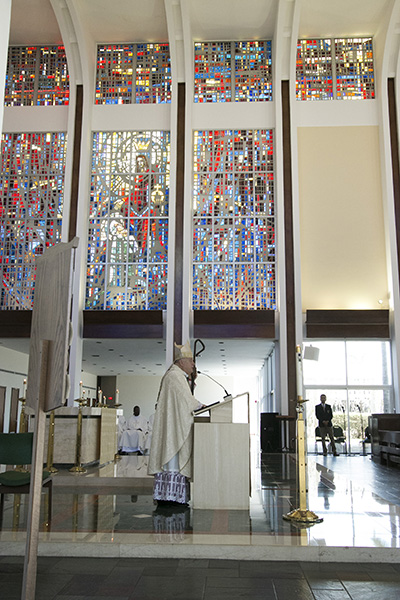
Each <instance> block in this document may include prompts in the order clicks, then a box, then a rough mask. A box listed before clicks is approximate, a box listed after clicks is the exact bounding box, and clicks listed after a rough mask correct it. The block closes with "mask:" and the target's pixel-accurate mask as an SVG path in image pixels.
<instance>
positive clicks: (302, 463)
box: [283, 346, 323, 527]
mask: <svg viewBox="0 0 400 600" xmlns="http://www.w3.org/2000/svg"><path fill="white" fill-rule="evenodd" d="M296 355H297V385H298V389H299V388H302V387H303V373H302V363H301V361H302V356H301V349H300V346H297V347H296ZM304 402H307V401H306V400H303V397H302V395H301V393H300V394H298V396H297V406H296V411H297V459H298V477H299V500H300V507H299V508H296V509H295V510H292V511H291V512H290V513H288V514H286V515H283V519H284V520H285V521H290V522H291V523H293V524H294V525H297V526H298V527H310V526H311V525H315V523H322V521H323V519H322V518H320V517H318V515H316V514H315V513H314V512H313V511H312V510H309V509H308V508H307V471H306V469H307V463H306V445H305V427H304V416H303V404H304Z"/></svg>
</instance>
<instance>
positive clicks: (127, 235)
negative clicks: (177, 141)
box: [86, 131, 170, 310]
mask: <svg viewBox="0 0 400 600" xmlns="http://www.w3.org/2000/svg"><path fill="white" fill-rule="evenodd" d="M92 160H93V162H92V184H91V188H92V189H91V199H90V214H89V240H88V259H87V284H86V308H88V309H100V310H107V309H116V310H152V309H153V310H154V309H161V310H163V309H165V308H166V299H167V262H168V257H167V252H168V200H169V174H170V135H169V132H166V131H139V132H137V131H136V132H135V131H116V132H96V133H94V134H93V159H92Z"/></svg>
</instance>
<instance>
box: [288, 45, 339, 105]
mask: <svg viewBox="0 0 400 600" xmlns="http://www.w3.org/2000/svg"><path fill="white" fill-rule="evenodd" d="M296 97H297V99H298V100H331V99H332V98H333V75H332V44H331V40H299V41H298V43H297V61H296Z"/></svg>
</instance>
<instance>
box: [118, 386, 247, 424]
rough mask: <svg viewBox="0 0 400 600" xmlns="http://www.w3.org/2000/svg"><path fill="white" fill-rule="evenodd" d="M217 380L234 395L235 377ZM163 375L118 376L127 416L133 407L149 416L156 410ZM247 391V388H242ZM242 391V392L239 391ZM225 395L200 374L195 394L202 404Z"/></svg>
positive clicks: (123, 406)
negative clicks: (137, 407) (138, 407)
mask: <svg viewBox="0 0 400 600" xmlns="http://www.w3.org/2000/svg"><path fill="white" fill-rule="evenodd" d="M217 381H218V382H219V383H221V385H223V386H224V387H225V388H226V390H227V391H228V392H229V393H231V394H232V395H233V394H235V392H234V391H233V385H234V384H233V378H231V377H218V378H217ZM160 382H161V376H159V377H155V376H140V375H138V376H135V375H131V376H126V377H124V376H118V378H117V387H118V390H119V402H120V403H121V404H122V408H123V411H124V416H125V417H130V416H131V414H132V411H133V407H134V406H136V405H138V406H140V411H141V414H143V416H144V417H146V418H148V417H149V416H150V415H151V414H152V413H153V412H154V405H155V403H156V400H157V395H158V390H159V387H160ZM241 391H246V390H241ZM239 393H240V392H239ZM224 395H225V393H224V390H223V389H222V388H220V387H219V386H218V384H217V383H214V382H213V381H211V380H210V379H208V378H207V377H204V376H201V375H199V377H198V379H197V385H196V390H195V396H196V398H197V399H198V400H199V402H201V403H202V404H211V403H212V402H215V401H217V400H222V398H223V396H224Z"/></svg>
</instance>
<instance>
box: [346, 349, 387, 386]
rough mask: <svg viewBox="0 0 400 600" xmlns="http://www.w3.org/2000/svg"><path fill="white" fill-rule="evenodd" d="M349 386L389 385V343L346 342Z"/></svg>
mask: <svg viewBox="0 0 400 600" xmlns="http://www.w3.org/2000/svg"><path fill="white" fill-rule="evenodd" d="M347 365H348V384H349V385H390V383H391V377H390V355H389V342H370V341H368V342H367V341H358V342H347Z"/></svg>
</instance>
